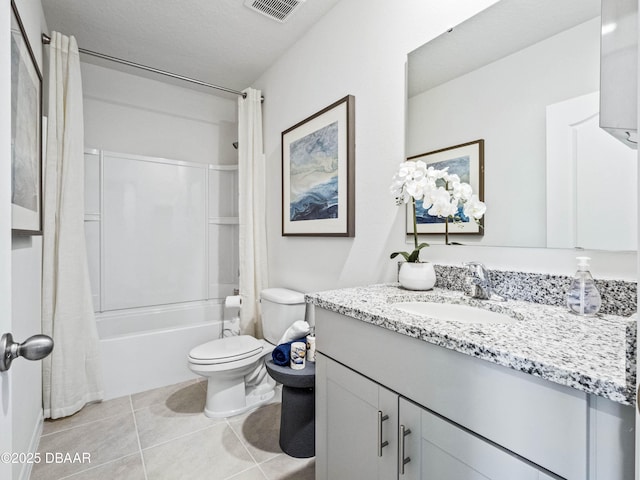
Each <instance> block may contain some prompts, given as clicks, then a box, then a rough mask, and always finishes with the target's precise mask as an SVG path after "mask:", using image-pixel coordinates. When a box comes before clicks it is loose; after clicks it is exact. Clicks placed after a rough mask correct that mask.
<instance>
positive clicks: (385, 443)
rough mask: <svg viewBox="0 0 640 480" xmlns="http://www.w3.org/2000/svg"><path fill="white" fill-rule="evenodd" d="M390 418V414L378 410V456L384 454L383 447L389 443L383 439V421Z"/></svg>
mask: <svg viewBox="0 0 640 480" xmlns="http://www.w3.org/2000/svg"><path fill="white" fill-rule="evenodd" d="M385 420H389V415H382V411H381V410H378V456H379V457H381V456H382V449H383V448H384V447H386V446H387V445H389V442H387V441H386V440H385V441H384V442H383V441H382V422H384V421H385Z"/></svg>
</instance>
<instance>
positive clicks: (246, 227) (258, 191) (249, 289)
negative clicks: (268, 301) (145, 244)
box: [238, 88, 268, 337]
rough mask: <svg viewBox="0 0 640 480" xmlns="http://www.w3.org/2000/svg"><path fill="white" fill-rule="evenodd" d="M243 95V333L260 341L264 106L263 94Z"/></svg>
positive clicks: (240, 127)
mask: <svg viewBox="0 0 640 480" xmlns="http://www.w3.org/2000/svg"><path fill="white" fill-rule="evenodd" d="M244 93H245V94H246V98H243V97H239V98H238V183H239V188H238V194H239V197H240V198H239V221H240V252H239V253H240V296H241V298H242V308H241V309H240V329H241V331H242V333H244V334H255V335H257V336H259V337H261V336H262V327H261V322H260V304H259V299H260V291H261V290H262V289H264V288H266V285H267V281H268V277H267V275H268V272H267V236H266V208H265V203H266V199H265V167H264V163H265V157H264V153H263V146H262V102H261V94H260V90H255V89H252V88H248V89H247V90H244Z"/></svg>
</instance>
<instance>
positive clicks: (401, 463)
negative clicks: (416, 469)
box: [398, 425, 411, 475]
mask: <svg viewBox="0 0 640 480" xmlns="http://www.w3.org/2000/svg"><path fill="white" fill-rule="evenodd" d="M410 433H411V429H409V428H405V426H404V425H400V443H399V451H398V470H400V475H404V466H405V465H406V464H407V463H409V462H410V461H411V457H406V458H405V456H404V438H405V437H406V436H407V435H409V434H410Z"/></svg>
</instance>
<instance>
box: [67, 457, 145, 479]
mask: <svg viewBox="0 0 640 480" xmlns="http://www.w3.org/2000/svg"><path fill="white" fill-rule="evenodd" d="M135 454H136V452H134V453H128V454H126V455H123V456H122V457H118V458H114V459H113V460H109V461H108V462H104V463H101V464H99V465H94V466H92V467H89V468H87V469H86V470H80V471H79V472H74V473H72V474H70V475H65V476H64V477H58V480H65V479H67V478H73V477H77V476H78V475H83V474H85V473H87V472H90V471H91V470H95V469H96V468H100V467H104V466H105V465H109V464H110V463H114V462H117V461H119V460H122V459H123V458H127V457H131V456H132V455H135Z"/></svg>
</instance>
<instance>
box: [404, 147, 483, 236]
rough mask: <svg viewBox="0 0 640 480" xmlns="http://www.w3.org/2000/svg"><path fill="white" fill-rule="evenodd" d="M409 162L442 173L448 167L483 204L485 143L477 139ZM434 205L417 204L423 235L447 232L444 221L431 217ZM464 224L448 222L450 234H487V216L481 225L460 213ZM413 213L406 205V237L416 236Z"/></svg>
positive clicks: (419, 226)
mask: <svg viewBox="0 0 640 480" xmlns="http://www.w3.org/2000/svg"><path fill="white" fill-rule="evenodd" d="M407 160H414V161H417V160H422V161H423V162H425V163H426V164H427V166H428V167H433V168H435V169H436V170H442V169H444V168H447V167H448V172H449V173H455V174H457V175H458V176H459V177H460V181H462V182H466V183H468V184H469V185H471V188H472V189H473V193H474V194H476V195H478V198H479V199H480V200H481V201H484V140H475V141H473V142H469V143H463V144H461V145H454V146H453V147H447V148H442V149H440V150H435V151H433V152H428V153H422V154H420V155H414V156H413V157H409V158H407ZM430 207H431V205H423V204H422V201H421V200H420V201H417V202H416V220H417V222H416V223H417V229H418V233H420V234H424V233H426V234H429V233H438V234H443V233H444V231H445V219H444V218H440V217H434V216H432V215H429V213H428V210H429V208H430ZM458 214H459V216H460V218H461V219H462V221H461V222H460V223H453V222H451V221H450V222H449V234H472V235H483V234H484V228H483V227H484V217H482V219H480V225H478V224H477V223H476V222H475V221H474V220H473V219H470V218H467V217H466V216H465V215H464V213H462V208H461V209H460V210H459V212H458ZM412 219H413V212H412V211H411V204H407V235H409V234H411V235H413V221H412Z"/></svg>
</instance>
